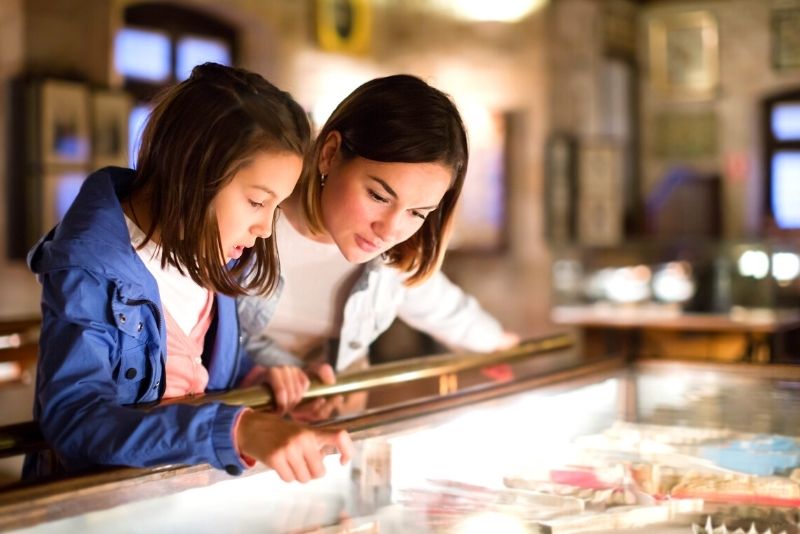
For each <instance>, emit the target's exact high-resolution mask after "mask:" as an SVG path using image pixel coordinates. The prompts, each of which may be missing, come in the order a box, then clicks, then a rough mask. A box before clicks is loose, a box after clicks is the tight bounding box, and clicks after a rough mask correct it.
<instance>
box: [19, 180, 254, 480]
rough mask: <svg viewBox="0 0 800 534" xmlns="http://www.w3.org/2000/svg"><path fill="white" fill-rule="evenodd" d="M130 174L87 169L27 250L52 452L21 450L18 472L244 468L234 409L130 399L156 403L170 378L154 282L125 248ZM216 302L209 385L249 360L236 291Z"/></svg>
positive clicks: (43, 416) (206, 356)
mask: <svg viewBox="0 0 800 534" xmlns="http://www.w3.org/2000/svg"><path fill="white" fill-rule="evenodd" d="M133 177H134V171H132V170H130V169H121V168H111V167H109V168H105V169H102V170H99V171H97V172H95V173H93V174H92V175H91V176H89V177H88V178H87V179H86V181H85V182H84V184H83V186H82V188H81V190H80V193H79V194H78V196H77V198H76V199H75V201H74V203H73V204H72V206H71V207H70V208H69V210H68V211H67V213H66V215H65V217H64V219H63V220H62V221H61V223H60V224H58V225H57V226H56V227H55V228H54V229H53V230H51V231H50V232H49V233H48V234H47V235H46V236H44V237H43V238H42V239H41V240H40V241H39V243H37V245H36V246H35V247H34V248H33V249H32V250H31V251H30V253H29V254H28V265H29V266H30V268H31V270H32V271H33V272H34V273H35V274H36V275H37V276H38V278H39V281H40V282H41V284H42V330H41V338H40V341H39V347H40V348H39V361H38V368H37V377H36V400H35V404H34V417H35V419H36V420H37V421H38V423H39V426H40V427H41V430H42V433H43V434H44V437H45V439H46V441H47V443H48V444H49V445H50V446H51V447H52V449H53V451H54V452H55V455H54V456H55V458H54V457H53V455H52V454H49V453H37V454H32V455H29V456H28V457H27V458H26V462H25V467H24V477H25V478H29V477H34V476H43V475H47V474H51V473H53V472H57V471H62V470H66V471H68V472H69V471H75V470H79V469H84V468H86V467H89V466H93V465H126V466H134V467H145V466H153V465H160V464H201V463H209V464H211V465H213V466H215V467H217V468H221V469H226V470H227V471H228V472H229V473H232V474H235V473H238V472H240V471H241V469H242V468H243V464H242V463H241V460H240V458H239V455H238V453H237V451H236V450H235V448H234V445H233V436H232V427H233V423H234V421H235V419H236V416H237V415H238V413H239V412H240V410H242V408H241V407H234V406H228V405H224V404H221V403H211V404H206V405H203V406H188V405H180V404H172V405H169V406H164V407H160V408H157V409H153V410H148V411H145V410H142V409H136V408H132V407H130V405H135V404H142V403H150V402H154V401H157V400H159V399H160V398H161V396H162V395H163V393H164V387H165V380H166V377H165V371H164V360H165V358H166V354H165V349H166V339H165V334H166V333H165V328H164V318H163V314H162V310H161V299H160V298H159V292H158V286H157V284H156V281H155V279H154V278H153V276H152V275H151V274H150V272H149V271H148V270H147V268H146V267H145V266H144V263H142V261H141V260H140V259H139V257H138V256H137V254H136V252H135V250H134V249H133V247H132V245H131V241H130V235H129V234H128V229H127V227H126V225H125V220H124V217H123V212H122V207H121V205H120V200H119V199H120V198H124V197H125V196H127V194H126V192H127V189H128V188H129V187H130V184H131V182H132V180H133ZM215 311H216V314H215V315H216V317H215V320H214V322H213V324H212V326H211V328H210V329H209V332H208V335H207V336H206V344H205V350H204V353H203V363H204V364H205V366H206V368H207V369H208V374H209V382H208V389H207V391H211V390H226V389H230V388H233V387H235V386H236V385H237V384H238V382H239V381H240V380H241V378H242V377H244V375H245V374H247V372H248V371H249V370H250V369H251V368H252V366H253V363H252V361H251V360H250V359H249V358H248V357H246V356H245V353H244V351H243V349H242V346H241V345H242V344H241V339H240V337H239V325H238V319H237V315H236V304H235V301H234V299H233V298H230V297H226V296H223V295H217V296H216V302H215Z"/></svg>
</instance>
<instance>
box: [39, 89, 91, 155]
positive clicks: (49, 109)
mask: <svg viewBox="0 0 800 534" xmlns="http://www.w3.org/2000/svg"><path fill="white" fill-rule="evenodd" d="M39 116H40V132H41V137H40V138H39V140H40V143H41V144H40V146H41V162H42V163H43V164H44V165H85V164H87V163H88V162H89V154H90V145H91V142H90V133H89V89H88V87H87V86H86V85H85V84H83V83H81V82H73V81H66V80H53V79H50V80H44V81H42V82H41V84H40V85H39Z"/></svg>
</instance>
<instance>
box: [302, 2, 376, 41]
mask: <svg viewBox="0 0 800 534" xmlns="http://www.w3.org/2000/svg"><path fill="white" fill-rule="evenodd" d="M314 7H315V17H314V18H315V26H316V37H317V43H318V44H319V47H320V48H321V49H322V50H325V51H328V52H343V53H350V54H366V53H367V52H369V49H370V44H371V39H372V1H371V0H316V2H315V4H314Z"/></svg>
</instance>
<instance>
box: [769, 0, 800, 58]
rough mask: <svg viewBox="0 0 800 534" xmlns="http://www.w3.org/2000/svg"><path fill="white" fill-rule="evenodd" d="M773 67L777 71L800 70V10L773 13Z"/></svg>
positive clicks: (784, 10) (778, 10)
mask: <svg viewBox="0 0 800 534" xmlns="http://www.w3.org/2000/svg"><path fill="white" fill-rule="evenodd" d="M771 25H772V65H773V67H774V68H775V70H778V71H785V70H795V69H800V8H797V9H776V10H775V11H773V12H772V17H771Z"/></svg>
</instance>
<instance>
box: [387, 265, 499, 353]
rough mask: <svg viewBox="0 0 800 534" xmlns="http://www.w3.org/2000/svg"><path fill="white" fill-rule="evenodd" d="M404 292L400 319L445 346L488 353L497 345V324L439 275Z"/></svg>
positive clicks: (475, 301) (437, 273)
mask: <svg viewBox="0 0 800 534" xmlns="http://www.w3.org/2000/svg"><path fill="white" fill-rule="evenodd" d="M405 291H406V293H405V298H404V299H403V301H402V303H401V305H400V309H399V311H398V316H399V317H400V319H402V320H403V321H404V322H406V323H407V324H408V325H409V326H411V327H413V328H416V329H417V330H421V331H423V332H425V333H427V334H430V335H431V336H433V337H434V338H435V339H436V340H437V341H439V342H441V343H443V344H445V345H446V346H447V347H449V348H451V349H466V350H473V351H478V352H488V351H492V350H494V349H495V348H496V347H497V346H498V344H499V343H500V340H501V336H502V334H503V327H502V326H501V325H500V323H499V322H498V321H497V320H496V319H495V318H494V317H492V316H491V315H489V314H488V313H487V312H486V311H484V309H483V308H481V306H480V304H478V301H477V300H476V299H475V298H474V297H472V296H470V295H467V294H466V293H464V291H463V290H462V289H461V288H459V287H458V286H456V285H455V284H453V283H452V282H451V281H450V280H449V279H448V278H447V277H446V276H445V275H444V274H443V273H442V272H440V271H437V272H436V273H435V274H434V275H433V276H431V277H430V278H429V279H428V280H426V281H425V282H423V283H422V284H420V285H417V286H413V287H410V288H407V289H406V290H405Z"/></svg>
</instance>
